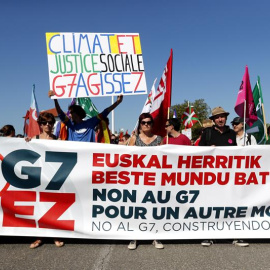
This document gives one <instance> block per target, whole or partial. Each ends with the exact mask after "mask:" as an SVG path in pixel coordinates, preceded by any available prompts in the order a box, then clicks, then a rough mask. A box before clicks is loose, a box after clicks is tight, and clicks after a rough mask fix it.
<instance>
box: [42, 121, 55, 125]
mask: <svg viewBox="0 0 270 270" xmlns="http://www.w3.org/2000/svg"><path fill="white" fill-rule="evenodd" d="M40 124H41V125H43V126H46V125H47V124H49V125H51V126H52V125H53V121H41V122H40Z"/></svg>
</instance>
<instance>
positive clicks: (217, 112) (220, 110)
mask: <svg viewBox="0 0 270 270" xmlns="http://www.w3.org/2000/svg"><path fill="white" fill-rule="evenodd" d="M220 114H226V116H228V115H229V114H230V113H229V112H226V111H225V110H224V109H223V108H222V107H215V108H214V109H213V110H212V115H211V116H210V117H209V118H210V119H211V120H213V119H214V118H215V116H216V115H220Z"/></svg>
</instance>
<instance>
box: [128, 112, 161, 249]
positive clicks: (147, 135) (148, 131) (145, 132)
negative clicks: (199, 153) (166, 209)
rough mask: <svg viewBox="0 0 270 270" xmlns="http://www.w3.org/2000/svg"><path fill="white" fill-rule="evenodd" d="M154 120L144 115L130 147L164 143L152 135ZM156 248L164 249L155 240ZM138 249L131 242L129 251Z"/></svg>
mask: <svg viewBox="0 0 270 270" xmlns="http://www.w3.org/2000/svg"><path fill="white" fill-rule="evenodd" d="M153 125H154V119H153V117H152V115H151V114H150V113H142V114H141V115H140V117H139V124H138V128H137V134H136V135H134V136H133V137H132V138H131V139H130V143H129V146H158V145H160V144H161V142H162V137H161V136H158V135H155V134H153V133H152V127H153ZM153 245H154V246H155V248H158V249H162V248H164V246H163V244H162V243H161V242H160V241H159V240H154V241H153ZM136 248H137V240H132V241H130V243H129V245H128V249H130V250H134V249H136Z"/></svg>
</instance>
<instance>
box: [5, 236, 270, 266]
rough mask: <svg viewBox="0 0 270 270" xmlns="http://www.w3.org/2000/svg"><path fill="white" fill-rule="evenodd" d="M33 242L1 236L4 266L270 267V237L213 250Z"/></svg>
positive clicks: (172, 244)
mask: <svg viewBox="0 0 270 270" xmlns="http://www.w3.org/2000/svg"><path fill="white" fill-rule="evenodd" d="M30 240H31V239H29V238H22V237H20V238H19V237H1V239H0V269H1V270H2V269H4V270H8V269H15V270H21V269H23V270H26V269H27V270H34V269H44V270H47V269H57V270H61V269H79V270H81V269H93V270H122V269H123V270H133V269H136V270H140V269H142V270H144V269H147V270H161V269H162V270H164V269H166V270H170V269H185V270H187V269H207V270H209V269H215V270H219V269H222V270H224V269H245V270H246V269H252V270H253V269H264V270H267V269H270V240H250V241H249V242H250V246H249V247H247V248H241V247H235V246H233V245H232V244H230V243H228V242H226V241H219V242H218V243H217V244H214V245H212V246H211V247H208V248H206V247H202V246H200V241H163V243H164V244H165V249H164V250H157V249H155V248H154V247H153V246H152V245H151V242H149V241H141V242H140V245H139V247H138V248H137V250H134V251H130V250H128V249H127V241H100V240H77V239H76V240H74V239H67V240H66V245H65V246H64V247H63V248H57V247H55V246H54V244H53V243H52V240H50V239H49V240H48V241H47V242H46V243H45V244H44V245H43V246H41V247H39V248H38V249H35V250H30V249H29V243H30Z"/></svg>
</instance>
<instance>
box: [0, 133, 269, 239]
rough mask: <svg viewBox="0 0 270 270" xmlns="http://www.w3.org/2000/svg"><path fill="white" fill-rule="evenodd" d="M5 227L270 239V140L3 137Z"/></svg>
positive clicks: (26, 232)
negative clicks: (189, 142) (127, 141)
mask: <svg viewBox="0 0 270 270" xmlns="http://www.w3.org/2000/svg"><path fill="white" fill-rule="evenodd" d="M0 149H1V151H0V159H1V173H0V188H1V192H0V198H1V207H0V209H1V210H0V234H1V235H17V236H48V237H69V238H98V239H219V238H236V239H243V238H268V234H267V232H268V231H269V229H270V195H269V190H270V182H269V171H270V165H269V160H270V151H269V150H270V148H269V146H266V145H264V146H247V147H215V148H214V147H194V146H175V145H164V146H157V147H151V148H149V147H127V146H121V145H107V144H98V143H84V142H67V141H46V140H32V141H31V142H28V143H27V142H25V141H24V139H17V138H0Z"/></svg>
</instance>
